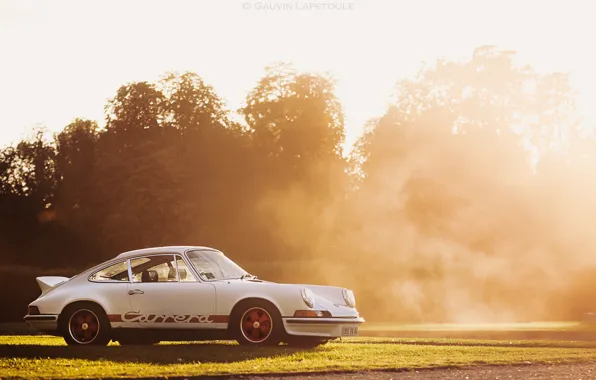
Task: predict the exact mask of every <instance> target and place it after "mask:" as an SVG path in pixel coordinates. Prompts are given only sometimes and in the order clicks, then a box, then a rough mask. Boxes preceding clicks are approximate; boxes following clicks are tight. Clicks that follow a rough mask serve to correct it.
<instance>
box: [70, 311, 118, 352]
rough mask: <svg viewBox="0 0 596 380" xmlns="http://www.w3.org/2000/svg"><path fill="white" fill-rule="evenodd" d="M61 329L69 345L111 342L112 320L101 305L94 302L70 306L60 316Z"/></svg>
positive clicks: (103, 344) (101, 344) (105, 343)
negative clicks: (110, 320)
mask: <svg viewBox="0 0 596 380" xmlns="http://www.w3.org/2000/svg"><path fill="white" fill-rule="evenodd" d="M60 325H61V326H60V330H61V331H62V336H63V337H64V340H65V341H66V344H68V345H69V346H81V345H98V346H105V345H107V344H108V343H110V332H111V327H110V322H109V321H108V318H107V316H106V314H105V312H104V311H103V309H102V308H101V307H99V306H98V305H96V304H92V303H79V304H74V305H71V306H68V307H67V308H66V309H65V310H64V311H63V312H62V315H61V318H60Z"/></svg>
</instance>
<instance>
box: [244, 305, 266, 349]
mask: <svg viewBox="0 0 596 380" xmlns="http://www.w3.org/2000/svg"><path fill="white" fill-rule="evenodd" d="M272 329H273V320H272V319H271V315H269V313H268V312H267V310H265V309H262V308H260V307H253V308H251V309H248V310H247V311H245V312H244V315H242V319H241V320H240V330H241V331H242V335H244V337H245V338H246V340H248V341H249V342H251V343H261V342H264V341H265V340H267V338H269V335H271V331H272Z"/></svg>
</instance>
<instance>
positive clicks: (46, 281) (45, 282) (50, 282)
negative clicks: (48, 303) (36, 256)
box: [35, 276, 69, 296]
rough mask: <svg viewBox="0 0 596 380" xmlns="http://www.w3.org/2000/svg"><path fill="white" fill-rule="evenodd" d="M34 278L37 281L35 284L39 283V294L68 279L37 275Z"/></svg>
mask: <svg viewBox="0 0 596 380" xmlns="http://www.w3.org/2000/svg"><path fill="white" fill-rule="evenodd" d="M35 280H36V281H37V285H39V288H40V289H41V295H42V296H43V295H44V294H46V293H47V292H49V291H50V290H52V289H54V288H56V287H58V286H60V285H61V284H63V283H65V282H66V281H68V280H69V278H68V277H60V276H44V277H37V278H36V279H35Z"/></svg>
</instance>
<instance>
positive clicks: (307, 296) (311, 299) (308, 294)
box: [300, 288, 315, 307]
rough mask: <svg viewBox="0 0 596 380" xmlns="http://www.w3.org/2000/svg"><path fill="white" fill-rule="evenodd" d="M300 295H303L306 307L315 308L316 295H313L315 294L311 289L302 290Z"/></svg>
mask: <svg viewBox="0 0 596 380" xmlns="http://www.w3.org/2000/svg"><path fill="white" fill-rule="evenodd" d="M300 293H301V294H302V299H303V300H304V303H305V304H306V306H308V307H313V306H315V295H314V294H313V292H312V291H311V290H310V289H307V288H302V290H301V291H300Z"/></svg>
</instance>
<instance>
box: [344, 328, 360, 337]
mask: <svg viewBox="0 0 596 380" xmlns="http://www.w3.org/2000/svg"><path fill="white" fill-rule="evenodd" d="M357 335H358V326H356V327H352V326H342V328H341V336H357Z"/></svg>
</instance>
